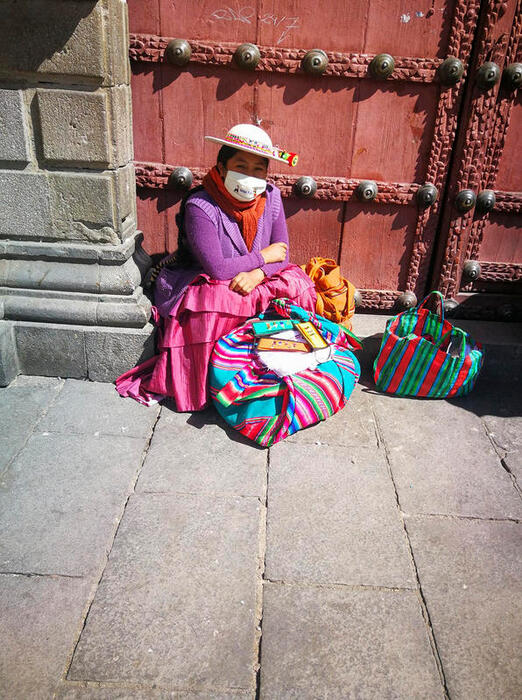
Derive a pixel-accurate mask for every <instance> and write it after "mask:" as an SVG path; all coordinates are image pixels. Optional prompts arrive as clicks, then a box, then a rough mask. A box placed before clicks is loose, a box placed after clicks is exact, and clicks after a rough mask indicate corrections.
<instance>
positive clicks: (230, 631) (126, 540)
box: [68, 494, 260, 691]
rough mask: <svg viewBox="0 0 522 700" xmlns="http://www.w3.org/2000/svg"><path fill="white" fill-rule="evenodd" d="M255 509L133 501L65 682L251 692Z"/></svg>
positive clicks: (204, 501)
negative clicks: (133, 683) (234, 689)
mask: <svg viewBox="0 0 522 700" xmlns="http://www.w3.org/2000/svg"><path fill="white" fill-rule="evenodd" d="M259 508H260V503H259V501H258V499H256V498H222V497H216V496H201V495H198V496H194V495H179V494H176V495H167V494H151V495H134V496H132V497H131V498H130V500H129V503H128V505H127V508H126V511H125V515H124V517H123V519H122V522H121V525H120V528H119V530H118V534H117V537H116V539H115V541H114V546H113V549H112V551H111V555H110V558H109V561H108V564H107V567H106V570H105V572H104V575H103V578H102V580H101V582H100V585H99V588H98V591H97V593H96V596H95V599H94V602H93V605H92V607H91V610H90V613H89V616H88V618H87V622H86V626H85V628H84V630H83V632H82V635H81V637H80V641H79V644H78V647H77V649H76V653H75V655H74V659H73V663H72V666H71V670H70V672H69V676H68V678H69V680H93V681H104V682H107V681H111V682H121V681H126V682H135V683H151V682H154V683H156V684H158V686H164V685H167V684H169V683H170V684H172V685H176V686H177V688H178V689H180V690H200V691H201V690H205V689H208V690H209V691H211V690H213V689H215V688H216V687H218V688H227V687H233V688H237V689H238V690H239V689H243V690H248V689H250V688H251V687H252V686H253V682H254V664H255V659H256V654H255V624H256V623H255V620H256V617H255V606H256V577H257V576H256V573H257V566H258V559H257V557H258V528H259Z"/></svg>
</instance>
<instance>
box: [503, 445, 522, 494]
mask: <svg viewBox="0 0 522 700" xmlns="http://www.w3.org/2000/svg"><path fill="white" fill-rule="evenodd" d="M504 464H505V466H506V467H507V469H508V470H509V471H510V472H511V474H513V476H514V477H515V481H516V483H517V484H518V487H519V489H522V449H521V450H516V451H515V452H508V454H507V455H506V456H505V457H504Z"/></svg>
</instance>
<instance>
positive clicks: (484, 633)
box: [263, 517, 522, 698]
mask: <svg viewBox="0 0 522 700" xmlns="http://www.w3.org/2000/svg"><path fill="white" fill-rule="evenodd" d="M406 525H407V529H408V534H409V536H410V540H411V543H412V548H413V553H414V557H415V561H416V564H417V570H418V573H419V579H420V583H421V586H422V590H423V594H424V597H425V600H426V604H427V607H428V611H429V614H430V619H431V624H432V627H433V633H434V636H435V640H436V642H437V648H438V650H439V654H440V658H441V661H442V666H443V668H444V674H445V677H446V682H447V686H448V692H449V696H450V697H454V698H517V697H520V689H521V688H522V666H521V664H520V658H519V653H518V652H519V650H520V644H521V642H522V639H521V635H520V620H521V619H522V565H521V560H520V542H521V541H522V526H521V525H520V523H512V522H493V521H477V520H462V519H460V520H457V519H453V518H434V517H430V518H419V517H411V518H408V519H407V521H406ZM263 649H264V646H263Z"/></svg>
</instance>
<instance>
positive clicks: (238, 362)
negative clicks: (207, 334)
mask: <svg viewBox="0 0 522 700" xmlns="http://www.w3.org/2000/svg"><path fill="white" fill-rule="evenodd" d="M277 316H283V317H285V318H293V319H295V320H299V321H308V320H313V321H314V323H315V325H316V327H317V328H318V330H319V332H320V333H321V334H322V335H323V337H324V338H325V339H326V341H327V342H328V343H330V344H331V345H333V348H334V351H333V353H332V357H331V359H330V360H328V361H326V362H323V363H322V364H320V365H319V366H318V367H317V368H316V369H306V370H302V371H300V372H297V373H296V374H292V375H290V376H287V377H279V376H278V375H277V374H275V373H274V372H272V371H271V370H269V369H267V368H266V367H265V366H264V365H263V364H262V363H261V361H260V360H259V358H258V356H257V355H256V353H255V351H254V334H253V331H252V323H253V322H254V321H257V320H259V319H256V318H253V319H250V320H248V321H247V322H246V323H244V324H243V325H242V326H240V327H239V328H237V329H236V330H234V331H233V332H232V333H229V334H227V335H225V336H223V338H220V340H218V342H217V343H216V345H215V346H214V350H213V353H212V357H211V359H210V370H209V381H210V393H211V396H212V399H213V401H214V404H215V406H216V408H217V410H218V412H219V413H220V414H221V415H222V416H223V418H224V419H225V420H226V421H227V423H229V424H230V425H232V426H233V427H234V428H235V429H236V430H238V431H239V432H240V433H242V434H243V435H245V436H247V437H248V438H250V439H251V440H254V441H255V442H257V443H258V444H260V445H262V446H263V447H269V446H270V445H273V444H274V443H276V442H278V441H279V440H283V439H284V438H286V437H288V436H289V435H293V434H294V433H295V432H297V431H298V430H301V429H302V428H306V427H308V426H309V425H314V424H315V423H318V422H319V421H322V420H325V419H326V418H328V417H329V416H332V415H333V414H334V413H337V411H339V410H340V409H341V408H343V406H344V405H345V404H346V402H347V401H348V398H349V397H350V394H351V393H352V390H353V387H354V385H355V383H356V382H357V380H358V378H359V374H360V369H359V363H358V361H357V359H356V357H355V356H354V354H353V353H352V351H351V349H350V348H356V347H357V346H359V344H358V342H357V339H356V338H355V336H351V335H350V334H349V333H347V332H346V331H345V330H344V329H341V328H340V326H338V325H337V324H335V323H332V322H330V321H328V320H327V319H323V318H321V317H320V316H314V317H313V318H312V319H310V314H308V313H307V312H306V311H304V310H303V309H301V308H300V307H298V306H295V305H292V304H290V303H289V302H288V301H287V300H284V299H276V300H275V301H274V302H272V304H271V305H270V307H269V309H268V311H267V312H266V313H265V314H263V315H262V316H261V317H260V318H261V319H263V318H274V317H277ZM359 347H360V346H359Z"/></svg>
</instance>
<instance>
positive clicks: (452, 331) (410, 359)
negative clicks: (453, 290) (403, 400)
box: [373, 292, 484, 398]
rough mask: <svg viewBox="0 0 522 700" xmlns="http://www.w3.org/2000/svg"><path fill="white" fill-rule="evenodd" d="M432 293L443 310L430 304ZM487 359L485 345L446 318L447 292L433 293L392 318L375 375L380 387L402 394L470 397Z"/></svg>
mask: <svg viewBox="0 0 522 700" xmlns="http://www.w3.org/2000/svg"><path fill="white" fill-rule="evenodd" d="M432 295H434V296H436V297H437V299H438V307H439V308H438V313H432V312H431V311H429V310H428V309H426V308H425V303H426V301H427V300H428V299H429V298H430V297H431V296H432ZM483 360H484V352H483V350H482V346H481V345H480V343H476V342H475V341H474V340H473V338H472V337H471V336H470V335H469V334H467V333H465V332H464V331H463V330H461V329H460V328H456V327H454V326H452V325H451V324H450V323H449V322H448V321H445V320H444V306H443V297H442V294H441V293H440V292H431V294H429V295H428V296H427V297H426V299H424V301H423V302H422V303H421V304H420V305H419V306H418V307H417V308H416V309H408V310H407V311H403V313H401V314H398V316H394V317H393V318H391V319H390V320H389V321H388V322H387V324H386V330H385V332H384V336H383V339H382V343H381V349H380V350H379V354H378V355H377V357H376V359H375V362H374V365H373V369H374V379H375V384H376V386H377V389H379V391H385V392H387V393H389V394H397V395H399V396H429V397H431V398H444V397H449V396H464V395H466V394H469V392H470V391H471V390H472V389H473V386H474V385H475V381H476V379H477V377H478V374H479V372H480V369H481V367H482V363H483Z"/></svg>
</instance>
